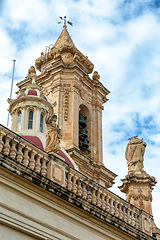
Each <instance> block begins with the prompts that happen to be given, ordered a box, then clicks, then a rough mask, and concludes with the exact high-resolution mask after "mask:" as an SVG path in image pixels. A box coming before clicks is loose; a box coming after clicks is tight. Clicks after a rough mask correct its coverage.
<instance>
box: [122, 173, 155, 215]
mask: <svg viewBox="0 0 160 240" xmlns="http://www.w3.org/2000/svg"><path fill="white" fill-rule="evenodd" d="M122 182H123V184H122V186H120V187H119V188H120V190H121V192H124V193H125V194H126V200H127V201H128V202H130V203H131V204H133V205H134V206H136V207H138V208H140V209H142V210H144V211H146V212H148V213H149V214H151V215H152V206H151V202H152V190H153V187H154V186H155V184H156V181H155V178H154V177H152V176H150V175H149V174H146V172H145V171H143V172H141V173H139V174H133V173H130V174H129V175H127V176H126V177H125V179H123V180H122Z"/></svg>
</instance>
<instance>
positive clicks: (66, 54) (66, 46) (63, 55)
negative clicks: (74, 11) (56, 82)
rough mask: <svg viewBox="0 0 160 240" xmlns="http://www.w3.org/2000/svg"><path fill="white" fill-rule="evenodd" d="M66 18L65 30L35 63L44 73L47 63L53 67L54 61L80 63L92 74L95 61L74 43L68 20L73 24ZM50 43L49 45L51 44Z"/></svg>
mask: <svg viewBox="0 0 160 240" xmlns="http://www.w3.org/2000/svg"><path fill="white" fill-rule="evenodd" d="M62 20H64V25H63V30H62V32H61V34H60V36H59V37H58V39H57V41H56V42H55V44H54V45H52V44H50V45H52V46H53V47H52V48H50V47H49V52H47V53H46V54H44V53H43V52H42V53H41V56H40V57H39V58H37V59H36V62H35V65H36V68H37V69H38V70H39V71H40V72H42V73H44V72H45V71H43V70H44V69H45V70H46V65H47V66H48V67H49V65H50V64H51V65H50V66H51V67H52V66H53V65H52V64H53V63H55V62H57V61H61V60H62V61H61V62H62V63H64V64H73V63H78V65H79V66H80V67H81V68H82V69H83V70H84V71H85V72H86V73H87V74H90V73H92V71H93V68H94V65H93V63H92V62H91V61H90V60H89V59H88V57H87V56H84V55H83V53H81V52H80V51H79V50H78V49H77V48H76V46H75V45H74V43H73V40H72V38H71V36H70V35H69V32H68V31H67V25H66V22H67V23H69V24H71V23H70V22H69V21H66V19H65V18H64V19H62ZM50 45H49V46H50Z"/></svg>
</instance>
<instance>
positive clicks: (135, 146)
mask: <svg viewBox="0 0 160 240" xmlns="http://www.w3.org/2000/svg"><path fill="white" fill-rule="evenodd" d="M145 147H146V143H145V142H144V141H143V140H142V139H138V138H137V137H132V138H131V139H130V141H129V143H128V145H127V147H126V153H125V157H126V159H127V163H128V172H132V171H134V172H135V171H143V167H144V166H143V161H144V159H143V156H144V153H145Z"/></svg>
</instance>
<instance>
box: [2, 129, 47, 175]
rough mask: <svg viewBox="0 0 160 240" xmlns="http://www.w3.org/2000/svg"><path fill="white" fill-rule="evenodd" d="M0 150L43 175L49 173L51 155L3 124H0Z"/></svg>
mask: <svg viewBox="0 0 160 240" xmlns="http://www.w3.org/2000/svg"><path fill="white" fill-rule="evenodd" d="M0 151H1V152H3V153H4V154H5V155H7V156H9V157H11V158H13V159H15V160H16V161H17V162H19V163H22V164H23V165H25V166H26V167H29V168H30V169H32V170H35V171H36V172H38V173H40V174H42V175H43V176H46V175H47V163H48V162H49V155H48V154H47V153H46V152H45V151H43V150H41V149H40V148H38V147H36V146H34V145H33V144H32V143H30V142H28V141H27V140H25V139H24V138H22V137H20V136H18V135H17V134H16V133H14V132H12V131H10V130H8V129H6V128H5V127H3V126H2V125H0Z"/></svg>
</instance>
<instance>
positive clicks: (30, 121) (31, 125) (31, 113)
mask: <svg viewBox="0 0 160 240" xmlns="http://www.w3.org/2000/svg"><path fill="white" fill-rule="evenodd" d="M32 128H33V111H30V112H29V119H28V129H32Z"/></svg>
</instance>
